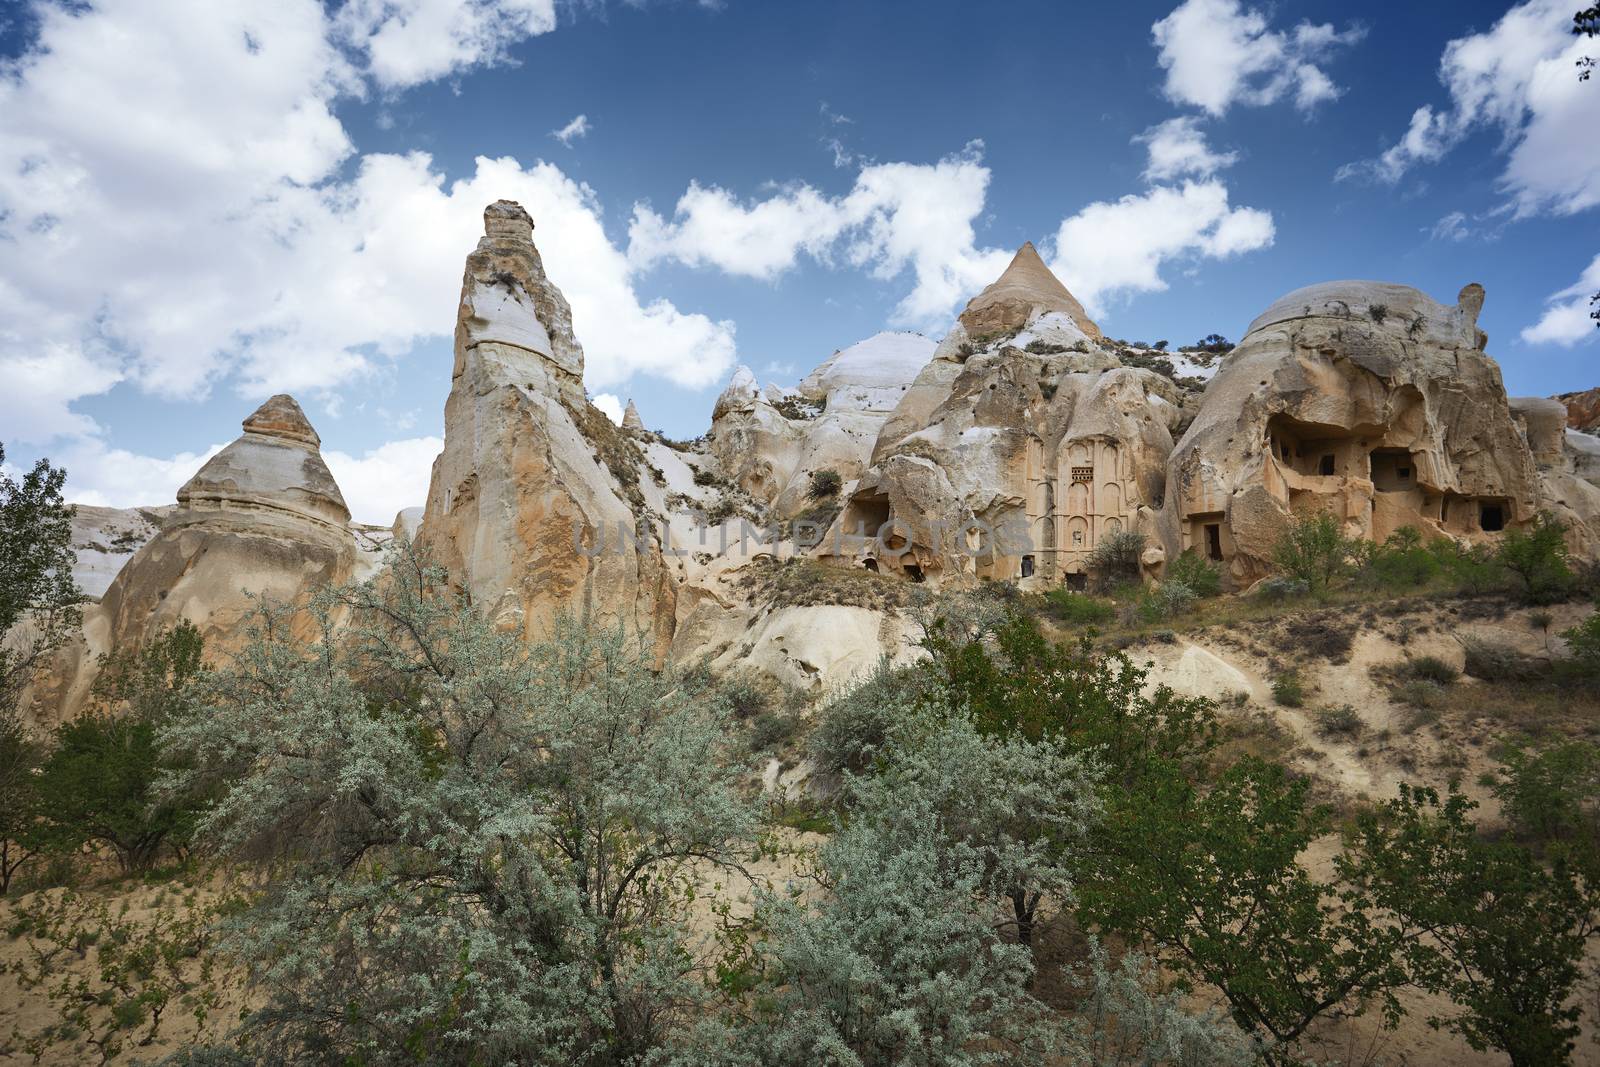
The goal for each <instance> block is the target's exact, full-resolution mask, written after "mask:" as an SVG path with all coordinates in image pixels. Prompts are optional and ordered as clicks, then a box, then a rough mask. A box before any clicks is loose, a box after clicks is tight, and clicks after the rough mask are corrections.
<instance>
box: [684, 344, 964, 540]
mask: <svg viewBox="0 0 1600 1067" xmlns="http://www.w3.org/2000/svg"><path fill="white" fill-rule="evenodd" d="M934 347H935V346H934V343H933V342H932V341H930V340H929V339H928V338H926V337H923V336H922V335H921V334H916V333H880V334H876V335H874V336H872V337H869V338H867V339H866V340H864V341H860V342H857V343H856V344H853V345H851V346H850V347H849V348H845V349H841V350H840V351H838V352H835V353H834V354H833V355H832V356H831V357H830V358H829V359H827V360H825V361H824V362H823V363H822V364H821V365H820V366H818V367H817V368H816V369H815V370H813V371H812V372H811V373H810V374H808V375H806V377H805V378H804V379H802V380H801V382H800V385H799V387H798V388H797V389H794V390H791V391H780V390H777V389H776V388H774V387H772V386H768V387H767V388H766V389H761V388H760V387H759V386H758V385H757V383H756V379H755V375H753V374H752V373H751V372H750V370H749V368H747V367H740V368H739V369H738V370H736V371H735V372H734V374H733V377H732V378H731V379H730V380H729V382H728V386H727V388H726V389H724V390H723V392H722V395H721V396H720V397H719V398H718V399H717V404H716V408H715V410H714V412H713V415H712V423H711V432H710V433H709V434H708V435H707V438H708V441H709V445H710V450H711V454H712V456H713V457H714V458H715V459H716V461H717V464H718V467H719V469H721V470H722V471H724V472H726V476H727V478H728V479H729V480H730V481H731V482H733V483H734V484H736V485H738V486H739V487H740V488H741V489H743V490H744V491H745V492H746V493H748V494H749V495H750V497H751V499H752V500H754V501H756V502H757V503H759V504H761V505H764V506H766V507H767V508H768V509H769V511H770V514H771V516H772V517H773V518H776V519H788V518H792V517H793V516H795V515H797V514H799V513H801V512H803V511H805V510H806V508H807V507H808V505H811V504H813V503H815V501H813V500H812V498H811V476H812V475H813V474H815V473H817V472H819V471H825V470H831V471H834V472H835V473H837V474H838V475H839V477H840V479H841V480H842V481H843V482H844V483H846V486H847V487H848V483H851V482H854V481H855V480H856V479H857V478H859V477H860V476H861V474H862V472H863V471H864V470H865V469H866V467H867V465H868V463H869V461H870V458H871V455H872V450H873V447H874V445H875V444H876V443H877V441H878V435H879V434H880V432H881V431H882V429H883V425H884V423H885V422H886V421H887V420H888V418H889V417H890V415H891V414H892V413H893V411H894V410H895V407H896V405H898V404H899V403H900V401H901V399H902V398H903V397H904V396H905V394H906V392H907V391H908V390H909V389H910V387H911V383H912V382H913V381H914V380H915V379H916V377H917V374H918V373H919V372H920V371H921V370H922V368H923V367H925V366H927V364H928V361H929V359H931V358H932V356H933V352H934Z"/></svg>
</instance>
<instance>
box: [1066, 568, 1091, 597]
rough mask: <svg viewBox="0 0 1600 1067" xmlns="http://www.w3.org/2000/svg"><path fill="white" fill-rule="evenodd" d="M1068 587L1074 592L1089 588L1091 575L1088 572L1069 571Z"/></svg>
mask: <svg viewBox="0 0 1600 1067" xmlns="http://www.w3.org/2000/svg"><path fill="white" fill-rule="evenodd" d="M1067 588H1068V589H1071V590H1073V591H1074V592H1078V593H1081V592H1083V591H1084V590H1086V589H1088V588H1089V576H1088V575H1087V574H1078V573H1069V574H1068V575H1067Z"/></svg>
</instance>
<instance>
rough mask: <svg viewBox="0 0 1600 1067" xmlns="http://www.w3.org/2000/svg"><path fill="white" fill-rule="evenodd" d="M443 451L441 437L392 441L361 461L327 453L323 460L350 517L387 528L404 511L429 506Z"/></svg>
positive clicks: (361, 458) (341, 454) (323, 455)
mask: <svg viewBox="0 0 1600 1067" xmlns="http://www.w3.org/2000/svg"><path fill="white" fill-rule="evenodd" d="M443 449H444V441H443V440H442V439H440V438H438V437H412V438H408V439H406V440H404V441H388V442H386V443H384V444H382V445H379V446H378V447H377V448H374V449H371V450H370V451H368V452H367V453H366V454H365V455H363V456H361V457H360V458H357V457H355V456H351V455H349V454H347V453H344V452H338V451H324V452H323V453H322V458H323V459H324V460H326V461H327V464H328V469H329V470H330V471H332V472H333V480H334V481H336V482H338V483H339V491H340V492H341V493H343V494H344V502H345V504H346V505H347V506H348V507H349V508H350V517H351V518H353V519H355V520H356V521H357V522H365V523H371V524H372V525H374V526H387V525H389V524H390V523H391V522H393V521H394V517H395V516H396V515H397V514H399V513H400V511H401V509H402V508H409V507H420V506H421V505H423V504H425V503H427V500H428V479H429V477H430V476H431V475H432V472H433V461H434V459H435V458H437V457H438V455H439V453H440V452H441V451H442V450H443Z"/></svg>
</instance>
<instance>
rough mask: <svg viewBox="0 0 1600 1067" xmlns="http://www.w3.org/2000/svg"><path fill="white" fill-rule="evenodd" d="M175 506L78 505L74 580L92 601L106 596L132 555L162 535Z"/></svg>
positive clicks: (74, 523)
mask: <svg viewBox="0 0 1600 1067" xmlns="http://www.w3.org/2000/svg"><path fill="white" fill-rule="evenodd" d="M171 513H172V506H171V505H167V506H165V507H159V508H101V507H92V506H90V505H87V504H79V505H78V506H77V509H76V512H75V514H74V515H73V517H72V550H73V552H74V554H75V555H76V562H75V563H74V564H73V567H72V578H73V581H75V582H77V583H78V588H79V589H81V590H83V595H84V596H86V597H88V598H90V599H91V600H99V599H100V598H101V597H102V596H104V595H105V592H106V589H107V588H108V587H109V586H110V585H111V582H112V579H114V578H116V576H117V574H118V573H119V572H120V571H121V570H122V568H123V566H125V565H126V564H127V562H128V561H129V560H130V559H132V558H133V554H134V553H135V552H137V551H139V549H141V548H143V547H144V546H145V544H147V543H148V542H149V541H150V539H151V538H153V537H155V536H156V534H158V533H160V532H161V524H162V523H163V522H165V521H166V517H167V516H168V515H169V514H171Z"/></svg>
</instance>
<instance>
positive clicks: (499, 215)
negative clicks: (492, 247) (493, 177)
mask: <svg viewBox="0 0 1600 1067" xmlns="http://www.w3.org/2000/svg"><path fill="white" fill-rule="evenodd" d="M483 234H484V236H485V237H490V238H495V239H500V240H512V241H526V242H528V243H530V244H531V243H532V242H533V216H532V215H529V214H528V212H527V211H526V210H525V209H524V208H523V206H522V205H521V204H519V203H517V202H516V201H515V200H496V201H495V202H494V203H492V204H490V205H489V206H488V207H486V208H484V209H483Z"/></svg>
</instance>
